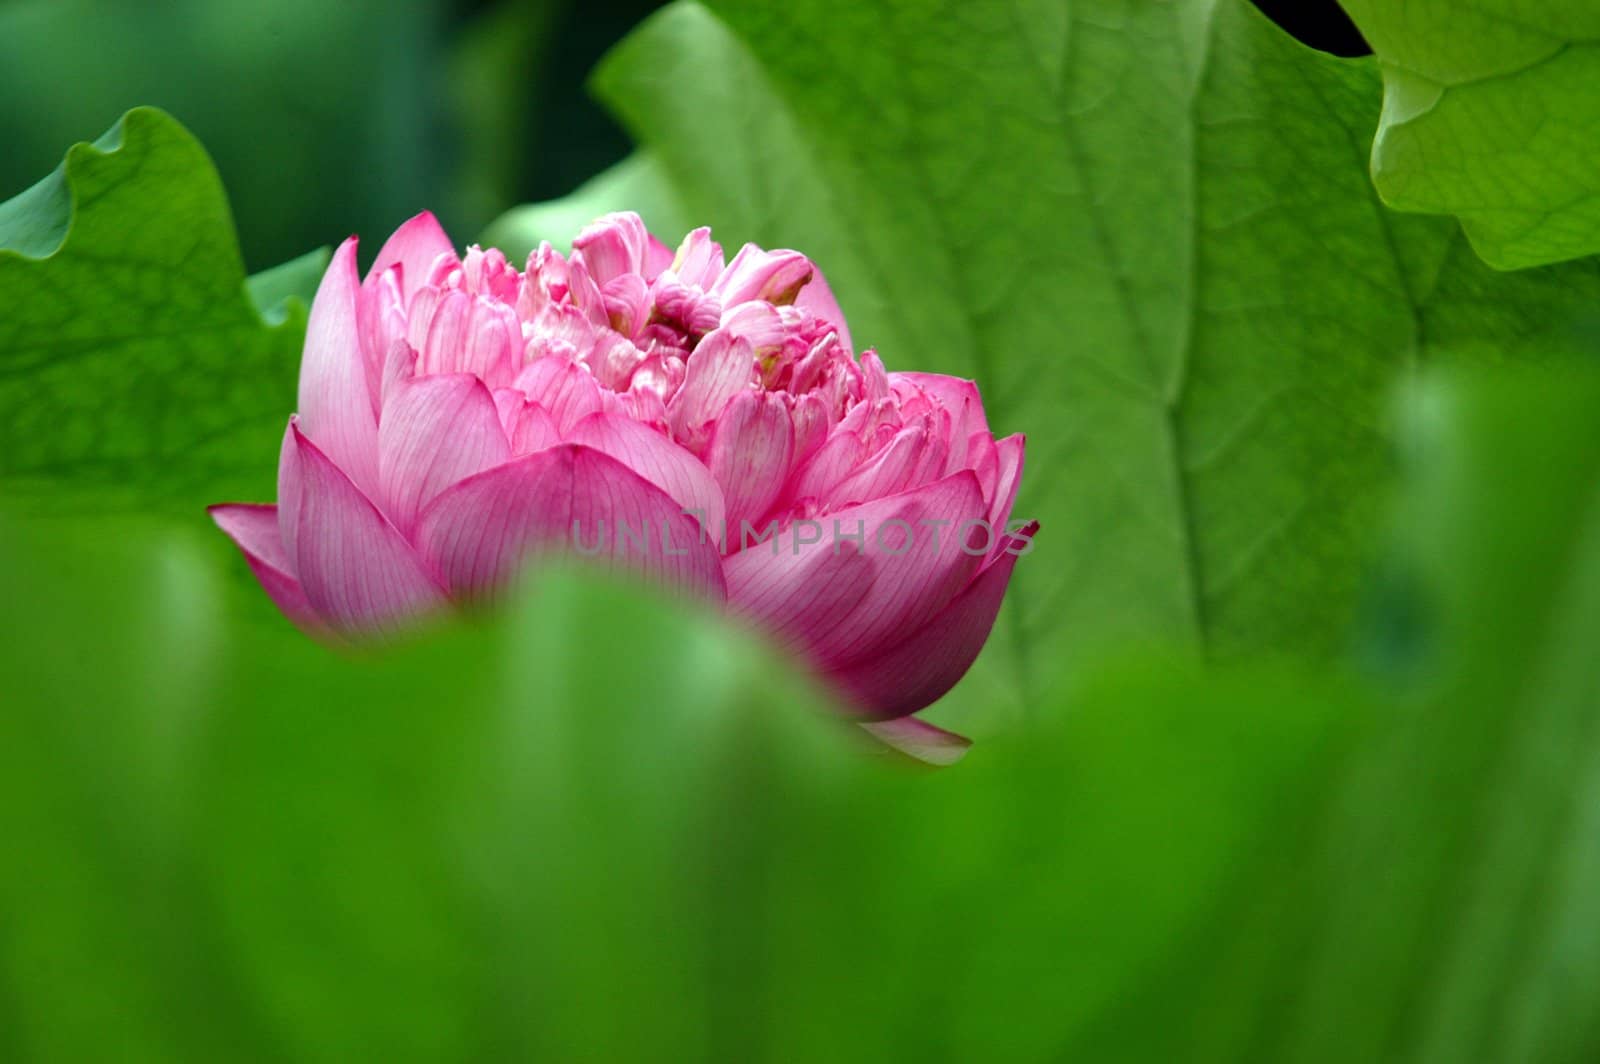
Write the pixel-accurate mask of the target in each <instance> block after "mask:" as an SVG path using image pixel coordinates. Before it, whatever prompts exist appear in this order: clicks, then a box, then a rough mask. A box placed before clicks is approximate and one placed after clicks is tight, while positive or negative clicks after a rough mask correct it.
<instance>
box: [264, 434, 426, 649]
mask: <svg viewBox="0 0 1600 1064" xmlns="http://www.w3.org/2000/svg"><path fill="white" fill-rule="evenodd" d="M289 432H290V436H291V439H292V443H293V458H292V465H293V471H292V473H291V477H290V479H292V480H293V481H294V484H295V495H296V498H295V500H294V504H293V510H292V517H293V524H294V526H295V527H294V535H293V537H292V542H293V544H294V554H293V558H294V563H295V571H296V572H297V573H298V574H299V577H300V586H301V587H303V588H304V589H305V594H306V600H307V601H308V602H309V603H310V604H311V607H312V608H313V609H314V610H316V611H317V613H318V614H319V615H320V616H321V617H322V618H323V619H324V620H326V621H327V622H328V623H329V624H331V625H332V626H333V627H334V628H336V629H339V630H340V631H345V632H355V633H367V632H383V631H387V630H391V629H394V628H398V627H400V626H401V624H402V623H403V622H404V621H405V620H406V619H407V618H410V617H413V616H416V615H418V614H421V613H425V612H427V611H429V610H432V609H435V608H437V607H439V606H441V605H443V604H444V602H445V596H444V592H443V590H442V589H441V588H440V587H439V585H438V583H437V582H436V581H435V580H434V578H433V576H432V575H431V574H430V573H429V572H428V570H427V568H426V567H425V566H424V565H423V563H422V560H421V559H420V558H419V557H418V556H417V554H416V552H415V551H414V550H413V549H412V547H411V544H410V543H408V542H406V538H405V537H404V536H403V535H401V534H400V532H399V530H398V529H396V528H395V527H394V525H392V524H390V523H389V519H388V518H386V517H384V516H383V514H382V513H380V512H379V511H378V508H377V507H376V506H375V505H373V503H372V501H371V500H370V499H368V498H367V497H366V496H365V495H363V494H362V493H361V491H360V489H358V488H357V487H356V486H355V484H353V483H352V482H351V480H350V478H349V477H347V476H345V475H344V473H343V472H342V471H341V470H340V469H339V467H338V466H336V465H334V463H333V462H332V461H330V460H329V458H328V456H327V455H325V454H323V453H322V451H321V450H319V449H318V448H317V446H316V444H314V443H312V442H311V441H310V440H309V439H307V438H306V437H305V436H304V435H303V434H302V433H301V432H300V431H299V429H298V428H297V427H296V426H295V424H294V423H293V422H291V423H290V426H289ZM283 517H284V515H283V514H282V513H280V514H279V521H280V523H282V521H283ZM285 541H286V545H287V543H288V542H289V537H286V538H285Z"/></svg>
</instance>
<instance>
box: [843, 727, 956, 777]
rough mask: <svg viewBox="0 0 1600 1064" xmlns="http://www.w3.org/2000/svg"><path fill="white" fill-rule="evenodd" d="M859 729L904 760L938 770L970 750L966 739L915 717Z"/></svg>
mask: <svg viewBox="0 0 1600 1064" xmlns="http://www.w3.org/2000/svg"><path fill="white" fill-rule="evenodd" d="M861 727H862V728H864V729H865V730H866V731H868V732H870V733H871V734H872V735H873V737H875V738H876V739H878V740H879V741H880V742H882V743H884V744H885V745H887V746H891V747H893V748H894V749H896V750H898V751H900V752H901V753H902V754H905V755H906V756H907V757H911V758H915V759H916V760H918V761H921V762H923V763H925V764H929V765H935V766H938V767H940V768H943V767H944V766H946V765H953V764H955V763H956V762H957V761H960V760H961V759H962V758H963V757H965V756H966V754H967V750H968V749H970V748H971V746H972V740H971V739H968V738H967V737H966V736H964V735H957V734H956V733H955V732H951V731H945V730H944V729H943V728H936V727H934V726H933V725H932V724H929V723H928V722H927V721H924V720H918V719H917V718H916V717H899V718H897V719H895V720H878V721H866V722H865V723H863V724H862V725H861Z"/></svg>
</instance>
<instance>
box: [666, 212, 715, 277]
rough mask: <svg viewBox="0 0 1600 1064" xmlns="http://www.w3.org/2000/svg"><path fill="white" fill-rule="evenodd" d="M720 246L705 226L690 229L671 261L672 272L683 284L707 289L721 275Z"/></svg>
mask: <svg viewBox="0 0 1600 1064" xmlns="http://www.w3.org/2000/svg"><path fill="white" fill-rule="evenodd" d="M725 261H726V260H724V259H723V257H722V245H721V244H719V243H717V242H716V241H715V240H712V239H711V230H710V229H707V228H706V227H705V226H701V227H700V228H699V229H692V230H690V231H689V233H688V234H687V235H686V236H684V238H683V243H681V244H679V245H678V253H677V255H676V256H674V258H673V260H672V266H671V269H672V272H673V273H674V274H675V275H677V277H678V279H679V280H682V281H683V282H684V283H685V284H691V285H694V286H695V287H696V288H709V287H711V282H713V281H715V280H716V279H717V277H718V275H719V274H721V273H722V268H723V263H724V262H725Z"/></svg>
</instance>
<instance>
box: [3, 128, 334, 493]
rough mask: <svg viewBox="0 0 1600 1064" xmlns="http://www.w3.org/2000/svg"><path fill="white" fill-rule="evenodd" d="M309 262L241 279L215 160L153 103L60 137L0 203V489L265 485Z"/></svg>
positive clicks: (310, 278) (258, 488)
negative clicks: (42, 168)
mask: <svg viewBox="0 0 1600 1064" xmlns="http://www.w3.org/2000/svg"><path fill="white" fill-rule="evenodd" d="M323 261H325V259H324V258H323V257H322V256H321V254H320V253H316V254H312V255H308V256H306V257H304V258H302V259H299V260H296V261H295V262H294V263H290V264H286V265H285V266H284V267H280V268H279V269H278V270H275V271H269V273H268V274H265V275H262V276H261V277H260V278H259V279H258V280H257V281H255V282H253V283H252V284H251V285H250V286H249V287H248V288H247V286H246V281H245V276H244V268H243V264H242V263H241V261H240V258H239V249H238V245H237V242H236V241H235V239H234V232H233V223H232V220H231V218H230V216H229V213H228V201H227V197H226V196H225V194H224V193H223V190H222V185H221V183H220V182H219V181H218V179H217V175H216V171H215V170H214V169H213V168H212V166H211V161H210V160H209V159H208V158H207V156H206V153H205V150H204V149H203V148H201V146H200V145H199V144H198V143H197V142H196V141H195V140H194V138H193V137H191V136H190V135H189V134H188V133H187V132H186V131H185V130H184V129H183V128H182V127H181V126H180V125H178V123H177V122H175V121H173V119H171V118H170V117H168V116H167V115H165V114H162V113H161V112H159V111H154V110H150V109H138V110H134V111H130V112H128V114H127V115H126V116H125V117H124V118H123V119H122V121H120V122H118V123H117V125H116V126H115V127H113V128H112V130H111V131H110V132H108V133H107V134H106V135H105V136H104V137H102V138H101V139H100V140H99V141H97V142H95V143H94V144H79V145H77V146H75V147H74V148H72V150H71V151H69V152H68V153H67V157H66V160H65V161H64V162H63V163H62V165H61V168H60V169H59V170H57V171H56V172H55V173H54V174H52V175H50V176H49V177H47V178H45V179H44V180H43V181H41V182H40V183H39V184H37V185H35V186H34V187H33V188H31V189H29V190H27V191H26V192H24V193H22V194H21V195H19V196H17V197H15V198H14V199H11V200H9V201H7V202H6V203H4V204H0V491H3V492H4V493H5V495H6V496H7V497H8V498H11V499H14V500H15V499H19V498H33V499H35V500H36V501H39V502H41V503H42V501H43V500H44V499H45V498H47V497H48V498H50V499H53V500H59V499H60V498H61V497H62V496H63V495H64V494H65V495H73V496H76V497H77V498H78V499H79V500H80V502H81V504H82V505H85V506H92V507H93V508H95V509H105V508H108V507H117V506H122V505H132V504H138V505H140V506H148V505H156V506H160V505H171V506H183V507H189V508H196V507H199V506H202V505H204V504H205V503H206V502H209V501H213V500H217V499H223V498H269V497H271V494H272V487H273V480H274V475H275V473H274V470H275V466H276V462H275V458H274V456H275V454H276V449H277V446H278V441H279V440H280V439H281V436H282V432H283V424H284V418H285V416H286V415H287V413H288V412H289V411H290V410H291V409H292V408H293V406H294V388H295V377H296V373H297V371H298V364H299V353H300V344H301V340H302V337H303V336H304V332H305V302H304V294H305V293H306V292H307V291H309V290H311V289H312V288H313V287H314V282H315V278H316V276H317V275H318V274H319V273H320V269H321V264H322V262H323ZM258 301H259V303H260V307H259V308H258ZM263 312H265V313H266V315H267V316H266V317H263ZM196 512H198V511H197V510H196Z"/></svg>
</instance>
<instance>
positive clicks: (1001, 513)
mask: <svg viewBox="0 0 1600 1064" xmlns="http://www.w3.org/2000/svg"><path fill="white" fill-rule="evenodd" d="M1026 443H1027V437H1025V436H1023V435H1022V433H1020V432H1018V433H1015V434H1013V435H1010V436H1007V437H1006V438H1005V439H1003V440H996V441H995V445H994V449H995V454H996V457H997V458H998V459H999V464H1000V475H999V477H998V478H997V480H996V483H995V490H994V495H993V496H992V497H991V498H990V502H989V523H990V524H992V525H994V526H995V527H996V528H1004V527H1005V526H1006V521H1007V520H1008V519H1009V518H1010V517H1011V507H1012V505H1013V504H1015V503H1016V501H1017V486H1018V485H1019V484H1021V483H1022V452H1023V447H1024V445H1025V444H1026Z"/></svg>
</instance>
